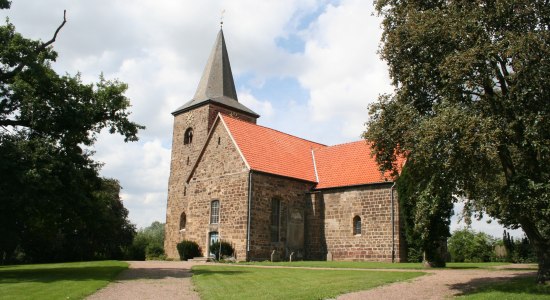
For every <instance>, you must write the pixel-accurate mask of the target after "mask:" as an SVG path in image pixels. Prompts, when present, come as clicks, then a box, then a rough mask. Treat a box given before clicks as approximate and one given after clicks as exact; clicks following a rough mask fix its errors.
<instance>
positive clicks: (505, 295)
mask: <svg viewBox="0 0 550 300" xmlns="http://www.w3.org/2000/svg"><path fill="white" fill-rule="evenodd" d="M459 298H460V299H468V300H478V299H487V300H490V299H494V300H504V299H519V300H522V299H525V300H528V299H529V300H530V299H550V284H545V285H540V284H536V283H535V277H522V278H515V279H511V280H507V281H503V282H498V283H490V284H487V285H485V286H483V287H481V288H479V289H476V290H475V291H473V292H470V293H468V294H467V295H464V296H461V297H459Z"/></svg>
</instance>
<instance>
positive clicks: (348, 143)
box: [328, 140, 369, 148]
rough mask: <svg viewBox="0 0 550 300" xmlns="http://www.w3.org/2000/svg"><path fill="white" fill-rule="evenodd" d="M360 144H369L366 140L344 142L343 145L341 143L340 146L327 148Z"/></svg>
mask: <svg viewBox="0 0 550 300" xmlns="http://www.w3.org/2000/svg"><path fill="white" fill-rule="evenodd" d="M360 142H364V143H369V141H367V140H358V141H352V142H345V143H341V144H336V145H331V146H328V147H329V148H332V147H339V146H346V145H350V144H357V143H360Z"/></svg>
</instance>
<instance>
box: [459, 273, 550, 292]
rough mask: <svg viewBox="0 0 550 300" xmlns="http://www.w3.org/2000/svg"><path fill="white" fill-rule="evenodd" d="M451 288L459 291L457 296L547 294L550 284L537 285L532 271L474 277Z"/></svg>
mask: <svg viewBox="0 0 550 300" xmlns="http://www.w3.org/2000/svg"><path fill="white" fill-rule="evenodd" d="M450 288H451V289H454V290H457V291H459V294H458V295H459V296H470V295H476V294H485V293H493V292H497V293H498V292H500V293H505V294H509V295H510V296H512V295H514V294H523V295H549V294H550V286H548V285H546V286H544V285H537V284H536V283H535V275H534V274H533V273H527V274H526V273H518V274H514V275H513V277H484V278H476V279H473V280H470V281H468V282H464V283H457V284H453V285H451V286H450Z"/></svg>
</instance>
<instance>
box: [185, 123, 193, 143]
mask: <svg viewBox="0 0 550 300" xmlns="http://www.w3.org/2000/svg"><path fill="white" fill-rule="evenodd" d="M192 142H193V128H191V127H189V128H187V130H185V134H184V135H183V144H184V145H187V144H191V143H192Z"/></svg>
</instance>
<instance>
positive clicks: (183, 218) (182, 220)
mask: <svg viewBox="0 0 550 300" xmlns="http://www.w3.org/2000/svg"><path fill="white" fill-rule="evenodd" d="M186 224H187V216H185V213H184V212H182V213H181V216H180V230H184V229H185V225H186Z"/></svg>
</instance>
